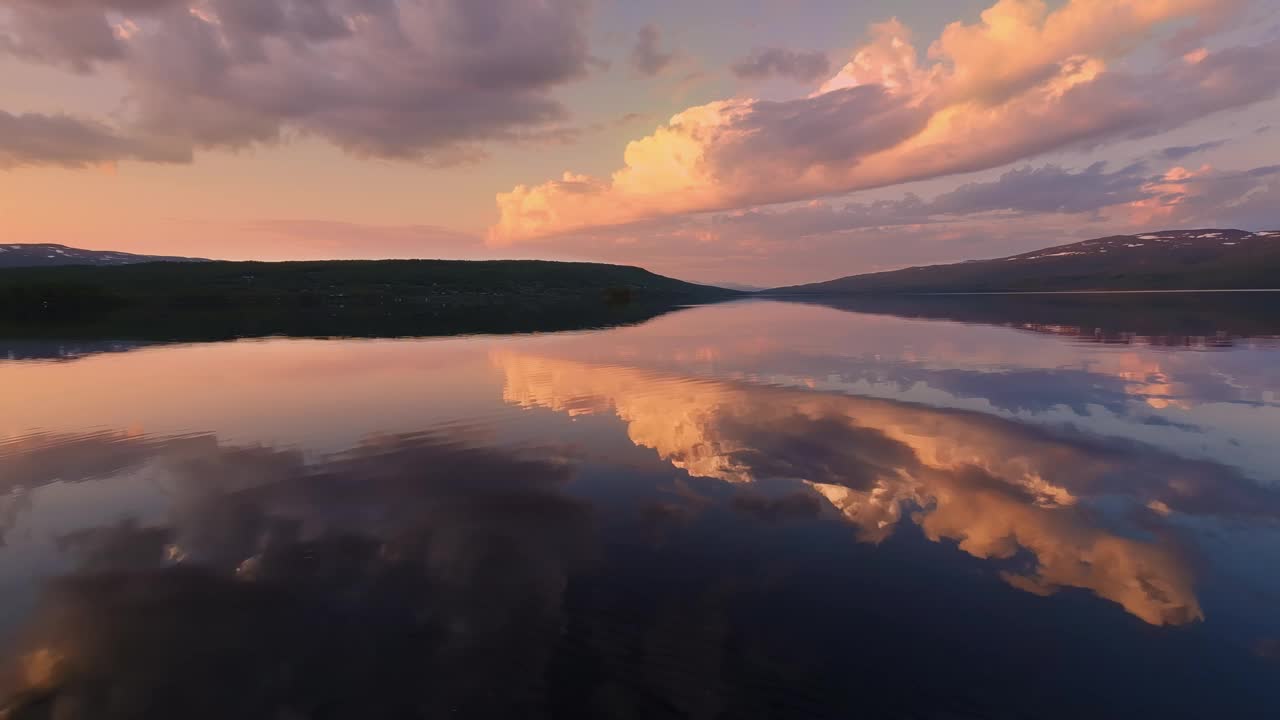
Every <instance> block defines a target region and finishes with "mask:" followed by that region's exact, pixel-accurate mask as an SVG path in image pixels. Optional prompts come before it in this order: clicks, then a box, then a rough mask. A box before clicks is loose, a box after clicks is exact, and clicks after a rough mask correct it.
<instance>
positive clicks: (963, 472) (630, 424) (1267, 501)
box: [494, 352, 1280, 625]
mask: <svg viewBox="0 0 1280 720" xmlns="http://www.w3.org/2000/svg"><path fill="white" fill-rule="evenodd" d="M494 362H495V364H497V365H498V366H499V367H501V368H502V370H503V373H504V375H505V377H506V386H505V390H504V397H505V399H506V400H507V401H508V402H511V403H513V404H517V405H520V406H522V407H544V408H550V409H553V410H558V411H562V412H566V413H570V414H583V413H589V412H601V411H609V412H615V413H616V414H617V416H618V417H619V418H621V419H622V420H623V421H624V422H626V424H627V428H628V435H629V437H630V438H631V440H632V441H633V442H635V443H636V444H637V445H641V446H644V447H649V448H653V449H654V450H656V451H657V452H658V454H659V455H660V456H661V457H662V458H663V459H665V460H668V461H670V462H671V463H672V464H673V465H675V466H676V467H678V468H680V469H682V470H684V471H685V472H687V473H689V474H690V475H693V476H696V477H707V478H715V479H718V480H723V481H726V482H731V483H750V482H754V481H757V480H760V479H773V478H785V479H795V480H799V481H803V482H805V483H807V484H808V485H810V486H811V487H812V488H813V489H814V490H815V491H816V492H817V493H818V494H820V495H821V496H822V497H823V498H825V499H826V500H827V501H828V502H830V503H831V504H832V505H834V506H835V507H836V508H838V509H839V510H840V511H841V512H842V513H843V514H844V516H845V517H846V518H847V519H848V520H849V521H850V522H851V523H853V524H854V526H855V527H856V528H857V530H858V534H859V536H860V537H861V538H862V539H864V540H867V541H870V542H879V541H881V540H883V539H884V538H886V537H887V536H888V535H889V534H890V533H891V532H893V529H894V528H895V526H897V525H898V524H899V523H900V522H901V521H902V520H903V517H904V513H906V514H909V517H910V518H911V520H912V521H913V522H915V523H917V524H919V525H920V527H921V528H922V529H923V530H924V532H925V534H926V536H928V537H929V538H930V539H932V540H935V541H939V540H942V539H948V540H953V541H956V542H957V543H958V545H959V548H960V549H961V550H963V551H964V552H967V553H969V554H971V555H974V556H976V557H980V558H998V559H1013V558H1016V557H1017V556H1018V555H1019V554H1020V553H1028V554H1029V555H1030V556H1031V558H1033V562H1031V563H1029V567H1027V568H1025V569H1022V570H1007V571H1005V572H1004V573H1003V576H1004V578H1005V579H1006V580H1007V581H1008V582H1009V583H1010V584H1011V585H1013V586H1014V587H1017V588H1020V589H1022V590H1026V591H1028V592H1033V593H1037V594H1049V593H1052V592H1055V591H1056V590H1057V589H1058V588H1061V587H1077V588H1085V589H1088V590H1090V591H1092V592H1094V593H1096V594H1097V595H1099V596H1100V597H1103V598H1106V599H1108V600H1111V601H1113V602H1116V603H1119V604H1120V605H1122V606H1123V607H1124V608H1125V609H1126V610H1128V611H1129V612H1130V613H1132V614H1134V615H1136V616H1137V617H1139V618H1141V619H1143V620H1145V621H1146V622H1148V623H1151V624H1154V625H1164V624H1174V625H1176V624H1183V623H1187V622H1191V621H1194V620H1197V619H1201V618H1203V611H1202V610H1201V607H1200V604H1199V602H1198V601H1197V599H1196V596H1195V592H1194V589H1193V583H1192V575H1191V572H1190V570H1189V568H1188V566H1187V563H1186V560H1185V558H1184V557H1182V555H1181V553H1180V552H1179V551H1178V549H1177V547H1176V543H1175V542H1174V541H1173V537H1172V528H1171V527H1170V526H1169V524H1168V522H1167V518H1168V516H1170V515H1171V514H1173V513H1177V514H1186V515H1191V516H1245V517H1265V518H1275V517H1277V516H1278V514H1280V492H1278V491H1276V490H1273V489H1270V488H1265V487H1263V486H1261V485H1259V484H1257V483H1255V482H1253V481H1251V480H1249V479H1247V478H1245V477H1243V476H1242V475H1240V474H1238V473H1237V472H1235V471H1233V470H1231V469H1229V468H1226V467H1223V466H1221V465H1218V464H1216V463H1210V462H1195V461H1189V460H1185V459H1182V458H1178V457H1176V456H1172V455H1168V454H1164V453H1161V452H1159V451H1157V450H1155V449H1153V448H1149V447H1144V446H1141V445H1138V444H1135V443H1126V442H1117V441H1113V440H1104V439H1100V438H1096V437H1092V436H1088V435H1085V434H1082V433H1051V432H1049V431H1047V430H1043V429H1037V428H1032V427H1028V426H1025V425H1020V424H1016V423H1012V422H1009V421H1006V420H1002V419H999V418H993V417H990V416H986V415H982V414H978V413H972V412H964V411H956V410H943V409H935V408H929V407H925V406H920V405H913V404H906V403H899V402H892V401H886V400H878V399H870V398H858V397H848V396H842V395H828V394H821V393H812V392H799V391H792V390H786V389H781V388H767V387H757V386H752V385H748V384H741V383H725V382H716V381H700V382H686V381H684V380H683V379H682V378H679V377H670V376H663V375H661V374H655V373H646V372H643V371H638V370H635V369H631V368H626V367H619V366H592V365H587V364H583V363H577V362H573V361H568V360H558V359H551V358H544V357H531V356H524V355H518V354H513V353H506V352H501V353H497V354H495V355H494ZM1117 497H1118V498H1123V499H1124V501H1125V502H1126V504H1127V505H1128V506H1129V507H1128V509H1129V511H1130V512H1131V515H1130V517H1128V518H1123V520H1124V521H1125V522H1124V523H1122V524H1121V523H1120V520H1121V519H1120V518H1104V517H1101V516H1100V514H1099V513H1097V512H1095V510H1094V509H1093V507H1092V504H1093V503H1096V502H1098V501H1100V500H1102V499H1104V498H1117ZM1108 520H1110V521H1112V522H1116V523H1117V524H1120V525H1121V527H1118V528H1112V527H1108ZM1125 525H1127V526H1129V527H1124V526H1125ZM1126 533H1128V534H1126Z"/></svg>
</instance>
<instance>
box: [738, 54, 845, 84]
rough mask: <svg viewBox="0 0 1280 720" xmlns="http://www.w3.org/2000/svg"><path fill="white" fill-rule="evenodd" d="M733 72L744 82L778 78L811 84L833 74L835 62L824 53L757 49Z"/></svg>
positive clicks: (740, 62)
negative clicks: (832, 64) (832, 63)
mask: <svg viewBox="0 0 1280 720" xmlns="http://www.w3.org/2000/svg"><path fill="white" fill-rule="evenodd" d="M730 69H731V70H732V71H733V74H734V75H736V76H737V77H739V78H741V79H743V80H763V79H766V78H769V77H773V76H778V77H786V78H791V79H792V80H795V81H796V82H801V83H810V82H814V81H815V80H818V79H819V78H822V77H823V76H826V75H828V74H829V73H830V72H831V61H830V60H829V59H828V58H827V54H826V53H824V52H822V51H821V50H814V51H810V52H804V51H796V50H787V49H785V48H757V49H755V50H753V51H751V54H750V55H747V56H746V57H744V58H742V59H741V60H738V61H737V62H735V63H734V64H733V66H732V67H731V68H730Z"/></svg>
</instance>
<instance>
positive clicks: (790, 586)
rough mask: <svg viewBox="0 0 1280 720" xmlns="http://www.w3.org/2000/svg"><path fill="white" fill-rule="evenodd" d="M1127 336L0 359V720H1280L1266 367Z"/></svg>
mask: <svg viewBox="0 0 1280 720" xmlns="http://www.w3.org/2000/svg"><path fill="white" fill-rule="evenodd" d="M1095 310H1096V308H1095ZM1182 319H1183V320H1185V317H1184V318H1182ZM1143 322H1144V323H1145V326H1144V327H1147V328H1148V329H1146V330H1143V331H1142V332H1130V333H1125V332H1110V331H1108V332H1106V333H1101V332H1093V331H1091V330H1090V329H1089V328H1087V327H1086V328H1080V327H1072V326H1067V325H1063V324H1060V323H1059V322H1057V321H1056V320H1055V321H1054V322H1046V323H1034V322H1027V321H1025V320H1023V319H1019V320H1017V321H1010V322H1008V323H998V322H994V321H988V322H984V323H983V324H963V323H960V322H953V321H950V320H946V319H907V318H904V317H899V316H895V315H891V314H872V313H864V312H852V311H850V309H849V308H832V307H824V306H819V305H807V304H791V303H782V302H763V301H752V302H740V303H731V304H726V305H719V306H710V307H701V308H694V309H688V310H682V311H679V312H675V313H671V314H667V315H664V316H661V317H658V318H655V319H653V320H650V321H648V322H646V323H644V324H641V325H638V326H632V327H623V328H616V329H612V330H602V331H594V332H581V333H563V334H547V335H523V336H510V337H467V338H456V339H437V340H367V339H364V340H295V339H269V340H248V341H239V342H228V343H216V344H195V345H152V344H145V343H144V344H130V343H127V342H110V343H102V342H98V343H88V344H76V343H66V344H61V345H57V344H55V345H52V346H51V345H50V344H48V343H25V344H14V345H13V346H12V347H11V348H10V349H9V350H8V352H7V353H5V352H0V357H5V356H8V357H10V358H11V359H10V360H7V361H0V410H3V412H2V413H0V494H2V495H3V497H2V498H0V665H2V666H0V695H2V698H3V699H2V701H0V702H3V707H4V708H5V709H4V710H3V711H0V717H4V718H42V719H44V718H49V719H52V718H58V719H59V720H70V719H79V718H86V719H87V718H94V719H100V718H166V719H168V718H210V719H212V718H219V719H222V718H271V719H273V720H294V719H299V718H381V717H391V718H400V717H505V718H524V717H553V718H558V717H591V718H663V717H671V718H789V717H806V718H807V717H830V718H859V717H875V718H878V717H885V718H1042V717H1062V718H1112V717H1114V718H1130V717H1148V718H1172V717H1233V718H1237V717H1238V718H1251V717H1259V718H1263V717H1277V716H1280V613H1278V612H1277V610H1278V609H1280V572H1277V569H1278V568H1280V523H1277V518H1280V345H1278V344H1277V343H1276V342H1275V341H1274V340H1272V339H1269V338H1267V337H1259V336H1258V335H1266V333H1265V332H1262V333H1256V334H1252V333H1251V334H1250V335H1249V336H1243V335H1235V334H1232V333H1230V332H1225V333H1213V334H1209V335H1203V336H1201V335H1184V334H1177V333H1172V332H1171V333H1170V334H1164V335H1162V334H1160V333H1159V332H1158V331H1152V330H1150V329H1149V328H1150V327H1156V328H1157V330H1158V327H1159V326H1160V322H1161V318H1160V317H1154V318H1153V317H1150V316H1147V317H1145V318H1144V320H1143ZM1276 322H1277V324H1280V319H1277V320H1276ZM1169 323H1170V327H1175V326H1176V327H1177V328H1183V327H1184V323H1182V322H1181V321H1179V320H1177V319H1170V320H1169ZM1263 329H1264V330H1265V328H1263ZM1121 330H1123V328H1121ZM1278 330H1280V329H1278ZM1178 332H1182V330H1179V331H1178ZM1143 333H1147V334H1143ZM1273 334H1274V333H1273Z"/></svg>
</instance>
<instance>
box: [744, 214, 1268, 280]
mask: <svg viewBox="0 0 1280 720" xmlns="http://www.w3.org/2000/svg"><path fill="white" fill-rule="evenodd" d="M1276 287H1280V231H1275V230H1267V231H1258V232H1250V231H1246V230H1236V229H1222V228H1203V229H1192V230H1159V231H1154V232H1146V233H1141V234H1136V235H1109V236H1106V237H1100V238H1093V239H1090V240H1082V241H1079V242H1075V243H1068V244H1065V245H1055V246H1053V247H1048V248H1042V249H1040V250H1033V251H1031V252H1026V253H1020V254H1018V255H1011V256H1007V257H1002V258H994V259H990V260H967V261H964V262H959V263H951V264H944V265H926V266H918V267H910V268H903V269H901V270H889V271H885V272H878V273H866V274H861V275H849V276H846V277H841V278H836V279H834V280H827V281H824V282H818V283H809V284H804V285H792V286H786V287H779V288H773V289H771V290H768V291H766V292H765V294H776V295H809V294H837V295H839V294H861V293H971V292H1066V291H1095V290H1096V291H1108V290H1110V291H1115V290H1210V289H1213V290H1236V289H1269V288H1276Z"/></svg>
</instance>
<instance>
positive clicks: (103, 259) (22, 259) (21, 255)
mask: <svg viewBox="0 0 1280 720" xmlns="http://www.w3.org/2000/svg"><path fill="white" fill-rule="evenodd" d="M152 262H174V263H177V262H209V261H208V260H206V259H204V258H189V257H179V256H173V255H138V254H136V253H127V252H117V251H115V250H85V249H83V248H74V247H71V246H69V245H60V244H58V243H0V268H27V267H60V266H68V265H92V266H98V267H104V266H117V265H140V264H142V263H152Z"/></svg>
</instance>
